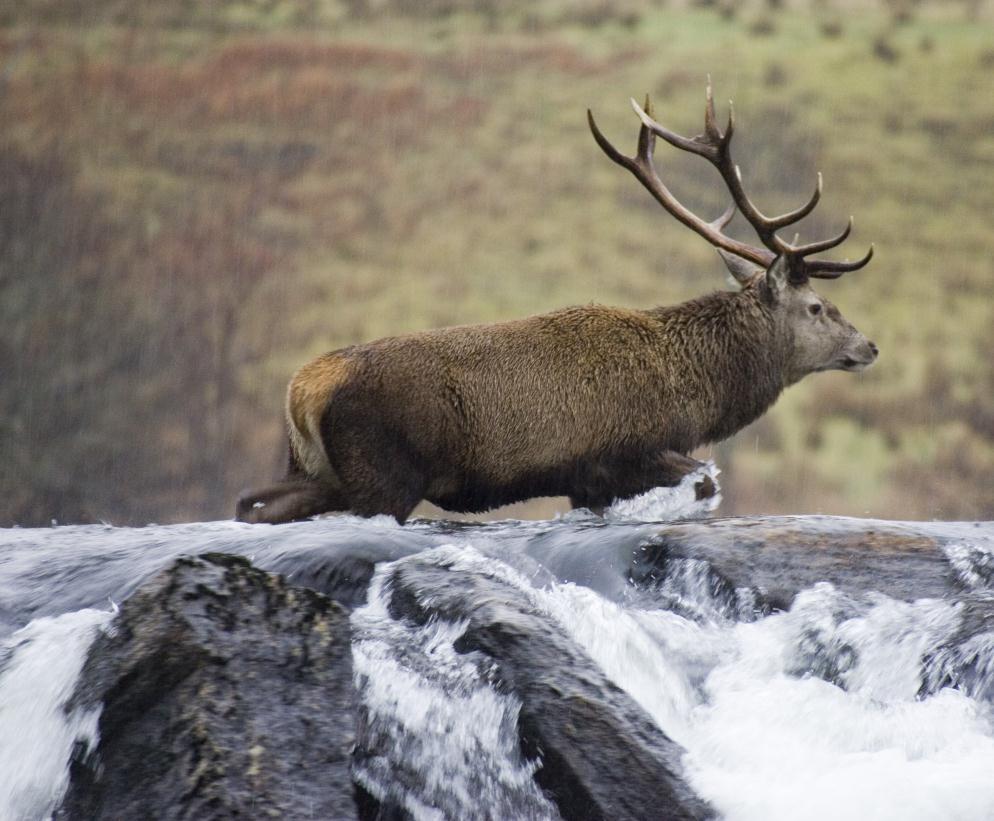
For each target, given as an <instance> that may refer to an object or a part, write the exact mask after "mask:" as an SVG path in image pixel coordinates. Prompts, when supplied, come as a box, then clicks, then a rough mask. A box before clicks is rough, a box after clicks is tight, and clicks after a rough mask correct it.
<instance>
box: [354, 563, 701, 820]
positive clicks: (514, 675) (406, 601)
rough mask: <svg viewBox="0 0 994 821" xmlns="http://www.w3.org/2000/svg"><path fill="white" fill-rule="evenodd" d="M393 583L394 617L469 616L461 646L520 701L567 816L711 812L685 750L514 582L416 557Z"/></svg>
mask: <svg viewBox="0 0 994 821" xmlns="http://www.w3.org/2000/svg"><path fill="white" fill-rule="evenodd" d="M388 584H389V585H390V588H391V591H392V595H391V600H390V606H389V609H390V613H391V616H392V617H393V618H396V619H409V620H411V621H413V622H415V623H417V624H423V623H425V622H426V621H427V620H428V619H429V618H431V617H438V618H443V619H446V620H449V621H460V620H464V619H465V620H468V626H467V628H466V631H465V633H464V634H463V635H462V637H461V638H460V639H459V640H458V641H457V642H456V645H455V647H456V650H457V651H459V652H464V653H471V652H476V653H480V654H482V655H483V656H484V659H483V660H481V661H482V662H483V663H481V668H484V669H486V670H487V672H488V675H490V676H491V677H492V681H493V683H494V684H495V686H497V687H498V688H499V689H501V690H503V691H506V692H512V693H514V694H515V695H516V696H517V697H518V698H519V699H520V701H521V711H520V713H519V716H518V734H519V737H520V742H521V747H522V751H523V752H524V754H525V755H526V756H527V757H529V758H532V759H539V760H540V762H541V765H540V767H539V768H538V770H537V771H536V774H535V779H536V781H537V782H538V784H539V785H540V786H541V787H542V789H543V790H544V791H545V793H546V794H547V795H548V796H549V798H550V799H551V800H552V801H553V803H554V804H555V805H556V807H557V808H558V809H559V812H560V813H561V815H562V817H563V818H565V819H590V821H596V820H597V819H612V821H624V820H625V819H632V821H635V820H636V819H647V818H659V819H694V818H708V817H711V811H710V809H709V808H708V807H707V806H706V805H705V804H704V803H703V802H702V801H701V800H700V799H698V798H697V797H696V796H695V795H694V794H693V793H692V792H691V791H690V789H689V788H688V787H687V786H686V785H685V783H684V782H683V779H682V775H681V771H680V770H681V768H680V763H679V761H680V756H681V754H682V749H681V748H680V747H679V746H678V745H677V744H675V743H674V742H673V741H671V740H670V739H669V738H667V736H666V735H665V734H664V733H663V732H662V731H661V730H660V729H659V727H658V726H656V725H655V724H654V723H653V721H652V719H651V718H650V717H649V716H648V715H647V714H646V713H645V712H644V711H643V710H642V709H641V708H640V707H639V706H638V705H636V704H635V702H634V701H632V700H631V698H630V697H629V696H628V695H627V694H626V693H624V692H623V691H622V690H621V689H619V688H618V687H617V686H616V685H615V684H614V683H613V682H611V681H610V680H609V679H608V678H607V677H606V676H605V675H604V673H603V672H602V671H601V670H600V668H599V667H598V666H597V665H596V664H595V663H594V662H593V661H592V660H591V659H590V658H589V657H588V656H587V655H586V654H585V653H584V652H582V651H581V650H580V649H579V648H578V647H577V646H576V644H575V643H574V642H572V641H571V640H570V639H569V638H568V636H567V635H566V634H565V633H564V632H563V631H562V630H561V629H560V628H558V627H557V626H556V625H555V624H554V623H553V622H552V621H551V620H550V619H549V618H548V617H547V616H546V615H544V614H541V613H539V612H537V611H536V610H535V609H534V608H533V607H532V605H531V604H530V603H529V601H528V600H527V598H526V597H525V595H524V594H523V593H522V592H521V591H520V590H519V589H518V588H516V587H514V586H513V585H511V584H508V583H506V582H503V581H502V580H500V579H498V578H494V577H491V576H487V575H483V574H480V573H472V572H467V571H465V570H460V569H456V568H453V567H447V566H444V565H442V566H440V565H438V564H435V563H431V562H428V561H423V560H419V559H418V558H417V557H415V558H413V559H408V560H405V561H403V562H401V563H399V564H398V565H397V567H396V568H395V569H394V570H393V572H392V574H391V577H390V579H389V582H388ZM359 735H360V737H361V736H362V729H361V728H360V730H359Z"/></svg>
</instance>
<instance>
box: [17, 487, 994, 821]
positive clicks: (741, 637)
mask: <svg viewBox="0 0 994 821" xmlns="http://www.w3.org/2000/svg"><path fill="white" fill-rule="evenodd" d="M679 494H680V492H679V491H678V492H677V493H676V494H674V493H672V492H667V493H659V494H657V495H656V496H649V497H647V498H643V499H642V500H640V501H638V502H636V503H632V504H629V505H627V506H624V507H622V506H618V507H617V508H615V509H612V510H611V511H608V514H607V515H606V516H605V517H604V518H601V517H595V516H593V515H590V514H584V513H574V514H570V515H568V516H565V517H562V518H559V519H557V520H555V521H543V522H519V521H507V522H499V523H491V524H478V525H477V524H474V525H459V524H452V523H445V522H428V521H415V522H412V523H409V524H408V525H406V526H404V527H399V526H397V525H396V524H395V523H393V522H392V520H386V519H373V520H359V519H356V518H353V517H347V516H340V517H330V518H326V519H320V520H315V521H310V522H304V523H300V524H293V525H284V526H279V527H270V526H264V525H257V526H249V525H242V524H238V523H234V522H209V523H201V524H187V525H175V526H156V525H149V526H147V527H142V528H116V527H109V526H85V527H82V526H81V527H52V528H46V529H16V528H15V529H8V530H3V531H0V819H3V820H4V821H7V820H8V819H10V821H14V820H15V819H16V820H17V821H20V819H44V818H48V817H50V816H51V814H52V813H53V812H54V810H55V808H56V807H57V806H58V804H59V801H60V799H61V796H62V795H63V793H64V791H65V790H66V788H67V784H68V781H69V768H68V762H69V758H70V755H71V752H72V750H73V746H74V745H75V744H77V743H80V742H89V743H91V744H93V743H95V740H96V738H95V737H96V734H97V719H98V715H99V710H93V709H89V710H85V709H81V708H78V707H73V706H72V704H71V698H70V697H71V695H72V693H73V690H74V687H75V684H76V680H77V678H78V677H79V675H80V670H81V668H82V666H83V663H84V660H85V658H86V654H87V651H88V649H89V647H90V645H91V642H92V641H93V640H94V637H95V636H96V635H97V633H98V631H101V630H109V629H113V620H114V616H115V612H116V611H117V609H118V607H119V605H120V604H121V603H122V602H123V601H125V600H126V599H127V598H128V597H129V596H130V595H131V594H132V593H133V592H134V591H135V590H136V589H137V588H138V587H139V586H140V585H141V584H142V583H143V582H144V581H145V580H147V579H148V578H149V577H150V576H152V575H153V574H155V573H156V572H157V571H159V570H160V569H162V568H164V567H166V566H167V565H169V564H170V563H171V562H172V561H173V560H174V559H175V558H176V557H179V556H181V555H196V554H202V553H205V552H213V553H233V554H238V555H241V556H244V557H246V558H248V559H249V560H250V561H251V562H252V563H253V564H254V565H256V566H257V567H259V568H262V569H264V570H269V571H274V572H279V573H281V574H283V575H284V576H286V577H287V578H288V580H289V581H290V582H291V583H293V584H299V585H302V586H314V585H315V582H316V581H321V579H320V578H319V577H320V576H321V573H322V572H324V568H325V565H324V564H323V563H322V556H324V555H325V554H326V553H327V552H328V551H329V550H331V549H333V548H335V547H336V546H337V547H341V546H348V549H349V550H350V551H354V552H355V551H358V553H360V554H361V553H362V552H363V551H364V550H369V551H373V552H376V555H377V557H379V558H381V559H383V560H382V561H380V562H379V563H378V564H377V565H376V569H375V573H374V574H373V576H372V578H371V580H370V581H369V584H368V591H367V590H365V589H362V586H360V587H357V588H356V591H355V596H354V601H352V602H351V604H352V605H353V607H352V609H351V624H352V630H353V636H352V658H353V669H354V680H355V683H356V686H357V688H358V698H359V701H360V703H361V704H362V706H363V708H364V709H365V710H367V711H368V714H369V721H368V722H367V724H366V727H365V730H364V731H363V733H362V734H361V735H360V737H359V739H358V742H357V745H358V750H357V754H356V757H355V763H354V777H355V779H356V780H357V782H358V783H360V784H361V785H362V786H363V787H364V788H365V789H366V790H367V791H368V792H369V793H370V794H371V795H374V796H376V797H377V798H378V799H383V798H384V797H389V798H390V799H391V800H392V801H393V802H394V803H395V804H397V805H398V806H400V807H402V808H403V809H404V810H405V811H406V812H407V813H408V814H409V815H410V816H411V817H414V818H426V819H427V818H453V819H464V818H475V817H491V818H522V819H525V818H535V819H539V818H558V817H560V816H559V813H558V811H557V808H556V806H555V805H554V804H553V803H552V802H551V801H550V800H549V798H548V796H547V795H546V794H544V793H543V791H542V789H540V788H539V786H538V785H537V783H536V781H535V779H534V778H533V775H534V771H535V767H536V763H535V761H534V760H532V759H530V758H528V757H526V756H524V755H523V754H522V751H521V749H520V745H519V744H518V739H517V735H516V731H515V727H516V722H517V720H518V711H519V709H520V707H521V704H520V701H519V700H518V698H517V696H516V695H515V694H514V693H511V692H507V691H506V690H505V689H503V688H500V687H496V686H494V684H493V682H492V681H491V680H490V678H489V677H488V675H487V671H486V670H483V669H481V666H480V664H479V663H477V662H476V661H474V659H473V656H472V654H465V653H460V652H456V649H455V648H456V646H457V644H458V642H459V640H460V637H461V636H462V635H463V633H464V632H465V630H466V629H467V623H468V622H467V619H463V618H457V617H453V618H431V619H428V620H427V621H426V622H425V623H423V624H420V625H418V624H412V623H411V622H408V621H403V620H398V619H396V618H394V617H392V616H391V613H390V608H389V593H390V590H391V584H392V583H391V581H390V579H391V573H394V572H396V571H397V570H398V569H403V568H404V567H405V566H407V565H411V563H413V562H417V566H418V567H419V568H421V569H422V570H425V569H427V570H428V571H430V570H431V568H432V567H443V566H444V567H446V568H449V569H453V570H457V571H459V572H461V573H465V574H469V575H468V576H467V578H469V577H472V578H478V579H485V580H489V581H492V582H493V583H494V584H498V585H500V589H502V590H506V591H508V596H512V595H513V597H514V598H515V600H520V601H522V602H525V603H526V604H527V608H528V609H529V612H531V613H534V614H538V617H539V618H541V619H543V620H545V621H547V622H548V624H549V625H550V626H552V627H554V628H555V630H557V631H559V632H561V633H564V634H565V635H566V636H568V638H569V640H571V641H572V642H573V643H574V645H575V647H576V648H578V650H579V651H580V652H582V653H583V654H585V655H586V656H588V657H589V658H590V659H591V660H592V662H593V663H594V664H595V665H596V667H597V668H598V669H599V670H600V671H601V672H602V673H603V674H604V676H606V679H607V680H609V681H610V682H613V684H614V685H616V686H617V687H618V688H620V689H621V691H623V692H624V693H626V694H627V695H628V696H629V697H630V698H631V700H633V701H634V703H635V704H636V705H638V707H639V708H641V710H643V711H644V713H645V714H647V715H648V716H649V717H650V718H651V720H652V722H654V723H655V725H657V726H658V728H661V730H662V731H663V732H664V733H665V734H666V736H668V737H669V739H671V740H672V741H673V742H675V743H676V744H677V745H679V748H681V753H680V766H681V767H682V771H683V777H684V778H685V779H686V783H687V784H688V785H689V787H690V788H691V789H692V790H693V792H694V793H696V794H697V795H698V796H699V797H700V798H702V799H703V800H704V801H705V802H707V803H708V804H709V805H710V806H711V807H713V808H714V810H715V811H716V813H717V815H718V816H719V817H723V818H727V819H736V820H737V821H751V819H757V820H758V819H798V818H804V819H820V818H824V819H839V818H854V819H855V818H859V819H871V818H872V819H900V821H909V820H910V819H935V821H939V820H940V819H941V820H942V821H948V820H949V819H971V820H972V819H990V818H994V775H992V774H994V712H992V702H994V615H992V614H994V607H992V605H991V602H992V597H994V524H990V523H930V524H922V523H915V524H914V525H913V526H912V525H910V524H909V525H908V527H909V528H911V527H913V529H914V532H915V533H918V534H921V533H924V534H927V535H930V536H934V537H935V538H937V539H939V540H940V541H941V543H942V545H943V547H942V556H941V557H940V559H941V561H942V562H944V567H943V569H941V573H940V575H941V577H942V579H944V580H945V581H943V584H945V585H946V587H945V588H942V589H939V588H928V587H926V588H924V589H922V590H921V595H920V596H919V595H917V594H916V593H915V592H914V591H912V593H911V594H909V595H899V594H898V593H895V592H894V591H895V590H896V589H898V588H897V587H895V586H894V584H893V583H892V580H888V579H887V578H885V577H884V576H883V575H881V576H880V577H879V585H878V584H876V582H875V580H874V578H873V576H872V574H871V576H870V578H869V581H867V580H866V579H865V578H863V579H861V580H860V583H859V584H857V585H854V586H853V587H852V588H851V589H846V584H844V583H843V582H840V581H839V579H840V578H841V579H844V578H845V577H844V576H834V577H832V578H834V582H833V581H831V580H829V581H826V580H821V579H819V576H818V573H817V572H814V575H813V576H812V577H811V578H807V577H803V574H802V581H801V582H800V583H799V586H798V589H797V590H795V591H793V592H792V594H791V597H790V601H789V602H788V603H787V604H786V605H782V606H776V605H775V604H774V605H770V604H769V602H768V601H765V602H764V599H763V596H764V592H765V591H766V588H767V587H768V586H769V585H766V586H764V584H765V582H762V581H760V582H756V583H755V584H745V585H738V586H736V585H734V584H732V585H730V584H728V583H727V582H723V581H721V579H719V578H718V577H716V575H715V572H714V566H713V564H712V563H711V562H710V561H709V560H707V559H705V558H700V557H693V556H686V555H685V556H672V557H671V558H670V560H668V561H667V563H666V564H665V567H664V568H663V569H662V570H658V568H657V570H658V572H645V573H640V572H639V571H638V570H637V568H638V566H639V565H638V562H637V561H635V562H634V563H633V558H637V557H638V556H639V555H641V554H640V553H639V551H644V548H645V546H646V545H647V544H652V542H653V540H654V539H655V538H656V537H657V533H658V531H659V524H658V522H659V521H661V520H670V519H673V518H674V517H677V516H679V515H681V514H682V515H698V516H700V515H704V514H706V512H707V511H705V510H703V509H702V508H701V507H700V505H696V504H695V503H693V502H692V501H691V499H690V497H688V496H687V495H686V494H684V495H683V496H681V495H679ZM826 521H827V520H826V519H824V518H822V517H797V518H793V519H791V526H792V527H794V528H796V529H797V531H798V532H800V533H808V532H811V533H815V534H817V533H818V532H819V530H820V529H823V528H824V527H825V526H826ZM830 524H831V527H832V528H834V530H833V532H843V533H845V532H846V531H847V528H851V530H852V532H853V533H855V534H858V533H861V532H863V531H864V530H865V528H866V526H867V523H866V522H858V521H856V520H831V521H830ZM898 526H899V525H898ZM868 549H869V548H868ZM856 555H858V552H857V554H856ZM633 568H635V569H634V570H633ZM746 570H747V571H749V572H751V569H750V568H746ZM784 572H786V571H784ZM853 572H854V573H855V572H856V570H855V569H854V571H853ZM747 575H748V573H747ZM318 586H319V585H318ZM877 587H879V589H875V588H877ZM474 595H475V594H474V592H473V591H472V590H467V591H466V592H465V601H464V603H463V606H464V607H465V610H466V612H467V613H471V612H473V609H474V608H475V607H477V606H478V604H479V603H478V602H476V601H474V599H473V596H474Z"/></svg>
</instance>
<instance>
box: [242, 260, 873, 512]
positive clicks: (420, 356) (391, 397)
mask: <svg viewBox="0 0 994 821" xmlns="http://www.w3.org/2000/svg"><path fill="white" fill-rule="evenodd" d="M774 276H775V273H774V272H772V269H771V273H768V275H767V277H766V278H764V277H756V278H754V279H753V280H751V281H750V282H749V283H748V284H747V285H746V286H745V287H744V288H743V289H742V290H741V291H738V292H718V293H713V294H710V295H708V296H705V297H702V298H699V299H696V300H692V301H690V302H687V303H683V304H681V305H677V306H674V307H665V308H657V309H654V310H648V311H638V310H629V309H623V308H607V307H602V306H597V305H590V306H583V307H573V308H566V309H563V310H560V311H556V312H553V313H550V314H543V315H540V316H534V317H530V318H527V319H522V320H517V321H513V322H504V323H499V324H493V325H476V326H463V327H454V328H443V329H439V330H433V331H425V332H422V333H417V334H411V335H408V336H401V337H390V338H387V339H381V340H377V341H375V342H370V343H367V344H364V345H356V346H353V347H350V348H344V349H342V350H339V351H335V352H332V353H329V354H325V355H324V356H322V357H319V358H318V359H316V360H314V361H313V362H311V363H310V364H308V365H305V366H304V367H303V368H301V370H300V371H298V372H297V374H296V375H295V376H294V377H293V379H292V381H291V383H290V387H289V390H288V396H287V420H288V425H289V428H290V443H291V455H290V470H289V472H288V476H287V479H286V480H285V481H284V482H283V483H281V484H279V485H276V486H274V487H271V488H267V489H266V490H264V491H259V492H256V493H251V494H247V495H246V496H243V497H242V499H240V500H239V505H238V517H239V518H240V519H242V520H244V521H263V522H280V521H288V520H292V519H297V518H305V517H307V516H311V515H313V514H314V513H316V512H321V511H323V510H350V511H353V512H355V513H357V514H360V515H367V516H368V515H374V514H378V513H386V514H390V515H393V516H395V517H396V518H397V519H398V520H399V521H404V519H406V517H407V516H408V515H409V514H410V512H411V510H412V509H413V508H414V506H415V505H416V504H417V503H418V502H419V501H421V500H422V499H428V500H429V501H431V502H433V503H434V504H437V505H438V506H440V507H442V508H445V509H447V510H453V511H466V512H469V511H483V510H487V509H490V508H492V507H496V506H498V505H502V504H507V503H510V502H515V501H520V500H523V499H528V498H531V497H535V496H558V495H568V496H570V497H571V499H572V500H573V502H574V504H576V505H586V506H592V507H598V506H603V505H606V504H610V503H611V501H612V500H614V499H615V498H624V497H627V496H632V495H635V494H637V493H640V492H644V491H645V490H648V489H649V488H652V487H655V486H660V485H664V486H665V485H674V484H676V483H678V482H679V481H680V479H681V478H682V477H683V476H684V475H686V474H687V473H688V472H690V471H691V470H693V469H694V468H695V467H696V466H697V465H698V463H697V462H695V461H694V460H693V459H690V458H689V457H688V456H687V454H688V453H689V452H690V451H691V450H693V449H694V448H696V447H698V446H700V445H703V444H707V443H709V442H714V441H718V440H720V439H724V438H726V437H728V436H730V435H731V434H733V433H735V432H736V431H737V430H739V429H741V428H742V427H743V426H745V425H747V424H749V423H750V422H751V421H753V420H754V419H756V418H757V417H759V416H760V415H761V414H762V413H763V412H764V411H765V410H766V409H767V408H768V407H769V406H770V405H771V404H772V403H773V402H774V401H775V400H776V398H777V397H778V396H779V395H780V393H781V391H782V390H783V389H784V387H785V386H786V385H788V384H790V383H792V382H794V381H796V380H797V379H798V378H800V377H801V376H803V375H804V373H807V372H811V371H813V370H821V369H826V368H829V367H843V365H842V364H839V363H841V362H842V361H843V358H842V356H841V354H839V353H838V351H839V350H842V349H845V350H846V351H849V349H850V348H851V349H852V351H856V353H855V354H854V356H855V357H856V358H857V359H859V360H860V361H859V363H858V364H859V365H860V366H863V365H865V364H868V362H867V361H864V360H866V359H867V358H869V361H872V358H873V357H875V355H876V354H875V349H873V350H874V353H873V354H872V356H871V355H870V354H869V353H867V351H865V350H864V348H865V347H866V346H870V347H871V348H872V343H868V342H867V341H866V340H865V338H864V337H862V335H861V334H859V332H858V331H856V330H855V329H854V328H852V326H851V325H849V324H848V322H846V321H845V320H844V319H843V318H842V317H841V315H840V314H838V312H837V311H835V309H834V306H831V305H830V304H829V303H827V302H826V303H824V305H825V307H826V309H830V310H825V311H824V312H823V314H822V316H821V317H820V318H819V321H821V322H822V323H826V322H827V323H834V324H832V325H831V327H829V326H828V325H826V326H825V327H826V328H828V330H827V331H826V330H824V329H822V330H819V329H818V328H817V327H815V326H814V324H813V323H814V322H815V320H814V318H810V322H807V324H805V322H806V320H803V319H802V314H803V315H805V316H806V315H807V313H808V312H807V310H806V308H807V306H808V304H809V303H810V301H811V300H817V301H819V302H821V300H820V298H818V297H817V295H816V294H814V292H813V291H811V290H810V288H808V287H807V286H804V287H803V288H796V287H787V286H784V285H783V284H782V282H780V280H774V279H771V277H774ZM794 303H797V304H794ZM831 311H834V312H835V315H836V316H835V317H830V316H828V314H829V313H830V312H831ZM807 325H811V326H812V327H810V328H809V327H807ZM802 326H803V328H802ZM799 333H802V335H806V336H804V337H803V338H804V339H807V338H808V337H810V338H811V339H812V340H814V341H813V342H810V341H805V342H804V344H803V345H801V346H800V347H799V346H798V342H797V338H798V334H799ZM829 337H831V338H830V339H829ZM836 337H837V339H836ZM825 340H828V341H829V342H831V343H832V345H827V344H823V343H824V341H825ZM861 346H862V347H861ZM800 348H803V350H800ZM821 348H825V350H824V351H822V350H821ZM857 349H858V350H857ZM852 351H850V353H852ZM830 356H834V357H835V359H830V358H829V357H830ZM809 360H810V361H809ZM847 361H848V360H847ZM812 363H813V364H812ZM833 363H835V364H833ZM845 367H846V369H851V368H849V366H848V365H846V366H845Z"/></svg>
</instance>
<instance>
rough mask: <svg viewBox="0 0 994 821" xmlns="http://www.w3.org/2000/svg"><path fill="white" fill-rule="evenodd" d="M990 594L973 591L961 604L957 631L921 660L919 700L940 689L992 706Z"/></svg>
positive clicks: (993, 616)
mask: <svg viewBox="0 0 994 821" xmlns="http://www.w3.org/2000/svg"><path fill="white" fill-rule="evenodd" d="M992 651H994V593H992V592H991V591H990V590H983V591H979V592H977V593H976V594H975V595H973V596H971V597H969V598H968V599H967V600H966V601H964V602H963V608H962V613H961V621H960V625H959V629H958V630H957V631H956V633H955V634H954V635H953V636H951V637H950V638H949V639H948V640H947V641H945V642H943V643H942V644H941V645H939V646H938V647H936V648H935V649H933V650H931V651H930V652H929V653H928V654H927V655H926V656H925V658H924V659H923V660H922V684H921V687H920V688H919V690H918V696H919V698H925V697H927V696H930V695H934V694H935V693H937V692H938V691H939V690H941V689H942V688H943V687H953V688H955V689H957V690H961V691H962V692H964V693H966V695H968V696H970V697H971V698H975V699H978V700H980V701H987V702H991V703H994V652H992Z"/></svg>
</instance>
